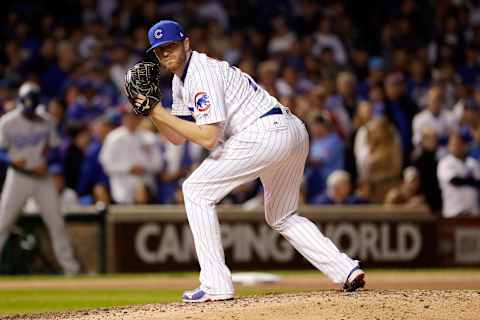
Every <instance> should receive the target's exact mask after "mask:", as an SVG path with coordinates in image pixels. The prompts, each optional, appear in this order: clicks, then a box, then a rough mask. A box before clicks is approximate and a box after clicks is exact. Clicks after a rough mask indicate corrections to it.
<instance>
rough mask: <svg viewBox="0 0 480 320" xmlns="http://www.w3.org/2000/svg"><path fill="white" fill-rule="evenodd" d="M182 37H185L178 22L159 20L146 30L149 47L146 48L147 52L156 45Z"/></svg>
mask: <svg viewBox="0 0 480 320" xmlns="http://www.w3.org/2000/svg"><path fill="white" fill-rule="evenodd" d="M183 39H185V32H184V31H183V28H182V26H181V25H180V24H179V23H178V22H175V21H172V20H161V21H160V22H157V23H156V24H155V25H154V26H153V27H151V28H150V30H148V41H149V42H150V48H148V49H147V52H150V51H152V50H153V49H155V48H156V47H158V46H161V45H164V44H167V43H170V42H175V41H181V40H183Z"/></svg>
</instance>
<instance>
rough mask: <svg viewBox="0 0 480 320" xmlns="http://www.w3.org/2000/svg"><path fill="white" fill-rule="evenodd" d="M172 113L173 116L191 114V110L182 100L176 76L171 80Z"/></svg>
mask: <svg viewBox="0 0 480 320" xmlns="http://www.w3.org/2000/svg"><path fill="white" fill-rule="evenodd" d="M172 100H173V101H172V114H173V115H175V116H191V115H192V111H190V110H189V109H188V105H186V104H185V103H184V101H183V95H182V89H181V87H180V85H179V83H178V79H177V78H176V77H174V78H173V80H172Z"/></svg>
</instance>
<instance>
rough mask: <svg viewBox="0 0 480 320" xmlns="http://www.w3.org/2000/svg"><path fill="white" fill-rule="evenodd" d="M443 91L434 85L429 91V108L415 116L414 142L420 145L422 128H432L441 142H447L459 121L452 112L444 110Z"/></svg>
mask: <svg viewBox="0 0 480 320" xmlns="http://www.w3.org/2000/svg"><path fill="white" fill-rule="evenodd" d="M443 100H444V99H443V92H442V89H441V88H440V87H437V86H434V87H432V88H430V90H428V93H427V108H426V109H425V110H423V111H422V112H420V113H418V114H417V115H416V116H415V117H414V118H413V144H414V145H415V146H419V145H420V142H421V141H422V132H423V131H422V130H423V129H424V128H432V129H434V130H435V132H436V134H437V138H438V139H439V142H440V143H442V142H445V143H446V139H447V137H448V135H449V134H450V132H452V131H453V130H455V129H456V128H457V122H456V120H455V117H454V116H453V114H452V113H450V112H449V111H447V110H443V109H442V108H443Z"/></svg>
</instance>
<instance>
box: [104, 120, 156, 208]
mask: <svg viewBox="0 0 480 320" xmlns="http://www.w3.org/2000/svg"><path fill="white" fill-rule="evenodd" d="M140 121H141V118H139V117H137V116H135V115H133V114H130V113H125V114H124V115H123V118H122V126H120V127H119V128H117V129H115V130H113V131H112V132H110V133H109V134H108V136H107V138H106V139H105V142H104V145H103V147H102V150H101V151H100V163H101V164H102V166H103V168H104V169H105V172H106V173H107V174H108V175H109V177H110V188H111V192H112V198H113V200H114V201H115V202H116V203H122V204H132V203H148V202H149V199H150V197H151V193H152V192H154V191H155V174H157V173H158V172H159V171H160V170H161V169H162V166H163V160H162V155H161V152H160V141H159V137H158V136H157V135H155V134H154V133H152V132H149V131H147V130H141V129H138V125H139V124H140Z"/></svg>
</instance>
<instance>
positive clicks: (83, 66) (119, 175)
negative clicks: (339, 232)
mask: <svg viewBox="0 0 480 320" xmlns="http://www.w3.org/2000/svg"><path fill="white" fill-rule="evenodd" d="M7 2H8V1H7ZM8 3H10V7H9V10H7V11H6V12H5V13H2V15H3V16H2V20H1V22H0V37H1V41H2V43H3V44H4V45H3V46H2V51H1V52H0V110H1V112H2V114H3V113H6V112H8V111H9V110H12V109H13V108H15V106H16V90H17V88H18V86H19V85H20V84H21V83H22V82H24V81H26V80H31V81H35V82H37V83H39V84H40V85H41V88H42V93H43V105H44V112H48V113H49V116H50V117H51V118H52V119H53V121H54V122H55V124H56V126H57V129H58V133H59V134H60V136H61V137H62V141H63V146H62V154H63V157H62V159H63V160H62V164H61V165H60V166H58V165H57V166H55V167H53V168H52V174H54V175H56V176H57V177H58V184H57V185H58V189H59V190H61V191H62V192H64V191H68V194H69V196H68V197H67V198H68V199H69V200H68V201H69V203H72V202H75V201H77V202H78V203H80V204H91V203H94V202H96V201H103V202H106V203H179V202H181V201H182V200H181V199H182V197H181V194H180V192H181V189H180V188H179V185H180V183H181V182H182V179H183V178H184V177H185V176H186V175H187V174H188V172H190V171H191V170H192V168H194V167H195V165H196V164H197V163H199V161H200V160H201V159H202V157H204V156H205V155H206V154H207V152H206V150H202V149H200V148H199V147H198V146H195V145H192V144H190V143H187V144H185V145H183V146H173V145H170V144H168V143H166V142H165V141H163V140H162V138H161V137H159V136H158V135H155V134H153V133H154V132H155V131H154V129H153V127H152V124H151V123H150V122H149V120H148V119H141V118H138V117H136V116H134V115H132V114H131V113H130V112H129V106H128V102H127V100H126V98H125V96H124V94H123V93H122V91H123V77H124V74H125V72H126V70H127V68H128V67H129V66H131V65H132V64H134V63H135V62H138V61H140V60H142V59H149V60H151V59H153V57H152V56H147V55H146V54H145V49H146V47H147V44H148V41H147V39H146V33H147V30H148V28H149V27H150V26H151V25H153V24H154V23H156V22H157V21H158V20H160V19H165V18H171V19H174V20H177V21H179V22H181V23H182V24H183V25H184V26H185V29H186V31H187V33H188V36H189V37H190V38H191V41H192V43H193V48H194V49H195V50H197V51H200V52H205V53H207V54H209V55H210V56H213V57H217V58H220V59H224V60H226V61H228V62H229V63H230V64H232V65H236V66H238V67H240V69H242V70H243V71H245V72H247V73H248V74H250V75H251V76H252V77H253V78H254V79H255V80H256V81H257V82H258V83H259V84H260V85H261V86H262V87H263V88H265V89H266V90H268V91H269V92H270V93H271V94H273V95H274V96H275V97H277V98H278V99H279V100H280V102H281V103H282V104H284V105H285V106H288V107H289V108H290V109H291V110H292V111H293V112H294V113H295V114H296V115H298V116H299V117H300V118H302V120H303V121H304V122H305V123H306V124H307V127H308V129H309V131H310V137H311V144H310V155H309V159H308V162H307V167H306V170H305V184H304V189H303V194H304V196H303V199H304V201H305V202H306V203H311V204H337V203H343V204H363V203H386V204H388V205H391V204H396V205H399V204H403V205H406V206H410V207H416V206H428V207H430V208H431V209H432V211H434V212H440V211H441V209H442V203H446V202H448V203H453V204H452V205H448V206H446V205H445V206H444V207H445V208H444V215H445V216H454V215H458V214H472V213H473V214H477V213H478V208H479V202H478V187H479V186H480V165H479V164H478V162H477V160H480V63H479V61H480V60H479V58H480V3H479V2H478V1H465V0H464V1H462V0H460V1H453V0H437V1H434V2H432V1H414V0H402V1H371V3H370V2H369V3H370V4H369V5H366V4H364V3H363V1H353V0H352V1H334V0H332V1H313V0H276V1H270V0H263V1H260V0H250V1H212V0H187V1H168V0H164V1H152V0H142V1H139V0H131V1H127V0H124V1H122V0H97V1H95V0H81V1H73V0H70V1H63V2H61V3H57V2H55V4H54V5H53V4H52V3H49V2H48V1H16V2H8ZM170 81H171V77H170V76H169V75H167V73H165V75H164V76H163V77H162V87H163V89H162V90H163V92H164V95H163V98H162V102H163V104H164V105H165V106H167V107H168V106H170V105H171V103H172V100H171V88H170V84H171V82H170ZM466 157H471V158H472V159H469V161H468V166H467V164H466V163H467V161H466V159H467V158H466ZM442 162H445V163H442ZM437 166H440V168H443V170H437ZM441 191H443V199H442V192H441ZM72 192H73V193H74V194H76V195H77V198H76V200H75V197H73V198H72ZM261 192H262V190H261V185H260V183H259V182H255V183H252V184H250V185H245V186H242V187H241V188H239V189H237V190H234V192H232V194H231V195H229V196H228V197H227V199H225V200H224V201H225V202H226V203H241V204H245V205H246V206H248V205H255V204H256V203H258V200H259V199H261ZM445 199H447V201H445ZM459 199H460V200H459ZM465 199H468V201H465ZM458 202H460V204H459V203H458ZM465 203H467V204H468V205H465ZM462 205H463V207H462Z"/></svg>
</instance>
